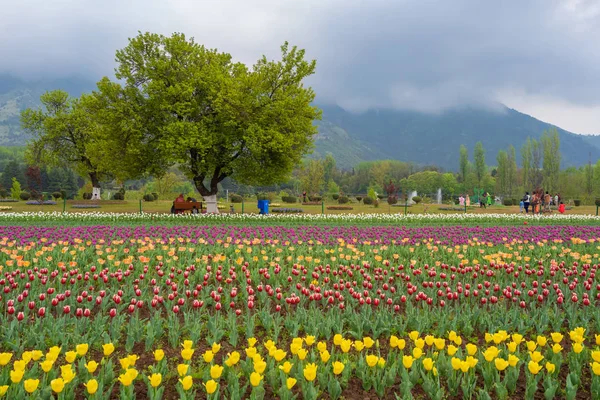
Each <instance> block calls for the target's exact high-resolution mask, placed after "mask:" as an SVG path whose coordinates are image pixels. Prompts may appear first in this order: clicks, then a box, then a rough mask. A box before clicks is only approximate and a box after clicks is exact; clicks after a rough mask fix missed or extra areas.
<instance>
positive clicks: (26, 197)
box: [19, 191, 31, 201]
mask: <svg viewBox="0 0 600 400" xmlns="http://www.w3.org/2000/svg"><path fill="white" fill-rule="evenodd" d="M19 197H20V198H21V200H25V201H27V200H29V199H30V198H31V194H29V192H25V191H23V192H21V194H20V195H19Z"/></svg>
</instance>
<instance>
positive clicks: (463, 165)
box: [459, 144, 469, 182]
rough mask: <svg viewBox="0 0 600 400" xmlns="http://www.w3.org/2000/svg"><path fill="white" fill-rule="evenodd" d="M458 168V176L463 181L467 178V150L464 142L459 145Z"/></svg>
mask: <svg viewBox="0 0 600 400" xmlns="http://www.w3.org/2000/svg"><path fill="white" fill-rule="evenodd" d="M459 169H460V171H459V172H460V177H461V179H462V181H463V182H465V181H466V180H467V173H468V172H469V151H468V150H467V147H466V146H465V145H464V144H461V145H460V158H459Z"/></svg>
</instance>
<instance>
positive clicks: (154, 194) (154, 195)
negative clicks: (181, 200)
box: [152, 192, 158, 200]
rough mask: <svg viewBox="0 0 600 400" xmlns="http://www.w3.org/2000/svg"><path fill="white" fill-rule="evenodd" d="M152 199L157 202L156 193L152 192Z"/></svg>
mask: <svg viewBox="0 0 600 400" xmlns="http://www.w3.org/2000/svg"><path fill="white" fill-rule="evenodd" d="M152 197H154V200H158V193H155V192H152Z"/></svg>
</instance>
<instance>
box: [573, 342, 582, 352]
mask: <svg viewBox="0 0 600 400" xmlns="http://www.w3.org/2000/svg"><path fill="white" fill-rule="evenodd" d="M573 351H574V352H575V353H577V354H579V353H581V352H582V351H583V345H582V344H581V343H579V342H577V343H573Z"/></svg>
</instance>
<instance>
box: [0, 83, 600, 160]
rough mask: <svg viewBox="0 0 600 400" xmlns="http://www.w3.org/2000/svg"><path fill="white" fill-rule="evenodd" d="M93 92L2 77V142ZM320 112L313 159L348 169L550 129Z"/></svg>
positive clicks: (582, 142) (528, 122) (500, 116)
mask: <svg viewBox="0 0 600 400" xmlns="http://www.w3.org/2000/svg"><path fill="white" fill-rule="evenodd" d="M94 87H95V84H94V82H93V81H90V80H85V79H80V78H70V79H61V80H42V81H39V82H25V81H22V80H19V79H16V78H14V77H11V76H7V75H2V74H0V145H2V146H6V145H9V146H22V145H24V144H25V143H26V141H27V140H28V137H27V136H26V135H25V134H24V133H23V132H22V130H21V129H20V122H19V115H20V112H21V111H22V110H24V109H25V108H27V107H36V106H38V105H39V97H40V95H41V94H42V93H44V91H46V90H54V89H63V90H66V91H67V92H69V93H70V94H71V95H73V96H79V95H80V94H81V93H83V92H89V91H91V90H93V89H94ZM321 108H322V109H323V119H322V121H317V122H316V124H317V126H318V129H319V134H318V135H317V137H316V139H315V149H314V151H313V153H312V155H311V157H324V156H325V155H326V154H327V153H332V154H333V155H334V157H335V158H336V160H337V163H338V166H340V167H342V168H351V167H353V166H355V165H356V164H357V163H359V162H361V161H369V160H377V159H397V160H402V161H412V162H415V163H418V164H428V165H431V164H435V165H438V166H441V167H443V168H445V169H448V170H456V169H458V149H459V147H460V145H461V144H465V145H466V146H467V148H468V149H469V152H470V153H471V154H472V151H473V148H474V147H475V143H476V142H477V141H481V142H482V143H483V145H484V147H485V149H486V151H487V154H486V161H487V163H488V164H489V165H494V164H495V162H496V154H497V152H498V150H500V149H506V148H507V147H508V146H509V145H511V144H512V145H513V146H515V148H516V149H517V151H518V150H519V149H520V147H521V146H522V145H523V143H524V142H525V141H526V140H527V137H534V138H539V137H540V136H541V134H542V132H543V131H544V130H545V129H548V128H549V127H551V125H549V124H547V123H545V122H542V121H539V120H537V119H535V118H532V117H530V116H528V115H525V114H522V113H520V112H518V111H515V110H511V109H508V108H506V107H504V108H501V109H500V110H499V111H491V110H484V109H475V108H464V109H457V110H454V111H448V112H445V113H442V114H435V115H432V114H422V113H418V112H413V111H400V110H370V111H367V112H364V113H350V112H347V111H345V110H343V109H342V108H340V107H337V106H328V105H321ZM558 131H559V135H560V140H561V153H562V156H563V159H562V164H563V167H567V166H581V165H583V164H585V163H587V162H588V159H589V156H590V153H591V157H592V162H596V160H597V159H599V158H600V136H583V135H576V134H573V133H570V132H567V131H565V130H562V129H558ZM519 159H520V158H519Z"/></svg>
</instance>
